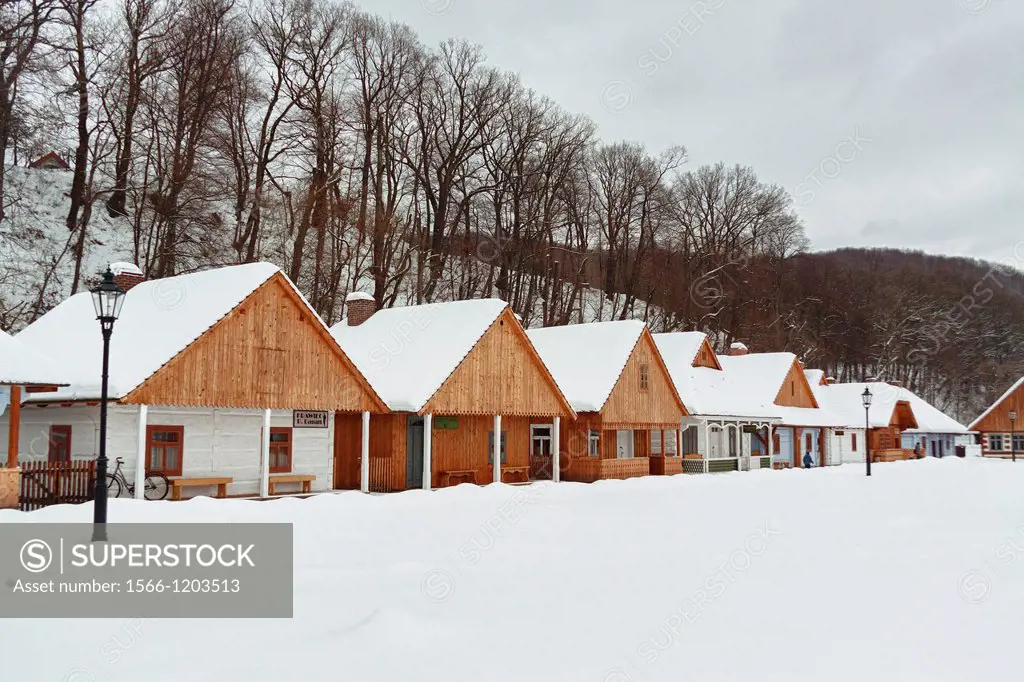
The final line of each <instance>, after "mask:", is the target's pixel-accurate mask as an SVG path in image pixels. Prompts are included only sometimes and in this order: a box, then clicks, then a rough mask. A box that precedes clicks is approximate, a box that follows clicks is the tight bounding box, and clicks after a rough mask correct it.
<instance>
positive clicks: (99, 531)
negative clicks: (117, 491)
mask: <svg viewBox="0 0 1024 682" xmlns="http://www.w3.org/2000/svg"><path fill="white" fill-rule="evenodd" d="M123 303H124V290H122V289H121V287H119V286H117V282H115V281H114V273H112V272H111V271H110V268H109V267H108V268H107V271H106V272H105V273H103V281H102V282H100V283H99V286H97V287H96V288H95V289H93V290H92V304H93V307H95V308H96V319H97V320H99V321H100V330H101V331H102V332H103V378H102V388H101V389H100V454H99V458H98V459H97V460H96V491H95V494H94V496H93V514H92V523H93V527H92V541H93V542H106V541H107V378H108V374H109V369H110V335H111V333H113V331H114V321H115V320H117V316H118V315H120V314H121V304H123Z"/></svg>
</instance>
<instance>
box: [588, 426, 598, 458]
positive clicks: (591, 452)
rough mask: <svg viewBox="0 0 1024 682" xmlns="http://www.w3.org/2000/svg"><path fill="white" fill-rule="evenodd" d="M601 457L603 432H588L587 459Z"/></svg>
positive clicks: (592, 430)
mask: <svg viewBox="0 0 1024 682" xmlns="http://www.w3.org/2000/svg"><path fill="white" fill-rule="evenodd" d="M600 456H601V432H600V431H598V430H596V429H588V430H587V457H598V458H599V457H600Z"/></svg>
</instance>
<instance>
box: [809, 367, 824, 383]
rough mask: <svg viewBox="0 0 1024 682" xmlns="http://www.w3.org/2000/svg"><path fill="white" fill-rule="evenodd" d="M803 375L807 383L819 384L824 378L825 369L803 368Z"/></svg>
mask: <svg viewBox="0 0 1024 682" xmlns="http://www.w3.org/2000/svg"><path fill="white" fill-rule="evenodd" d="M804 376H805V377H807V383H809V384H810V385H811V386H820V385H821V383H822V380H823V379H824V378H825V371H824V370H821V369H805V370H804Z"/></svg>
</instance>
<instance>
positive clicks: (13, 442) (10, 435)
mask: <svg viewBox="0 0 1024 682" xmlns="http://www.w3.org/2000/svg"><path fill="white" fill-rule="evenodd" d="M20 438H21V386H11V421H10V425H9V427H8V429H7V468H8V469H17V468H18V440H19V439H20Z"/></svg>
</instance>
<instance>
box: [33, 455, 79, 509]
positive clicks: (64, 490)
mask: <svg viewBox="0 0 1024 682" xmlns="http://www.w3.org/2000/svg"><path fill="white" fill-rule="evenodd" d="M18 467H19V468H20V469H21V485H20V489H19V491H18V499H19V502H18V504H19V508H20V509H21V510H22V511H34V510H36V509H42V508H43V507H49V506H50V505H54V504H81V503H83V502H88V501H89V500H91V499H92V498H93V491H94V489H95V486H96V483H95V480H96V461H95V460H92V459H89V460H74V461H70V462H22V463H20V464H18Z"/></svg>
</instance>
